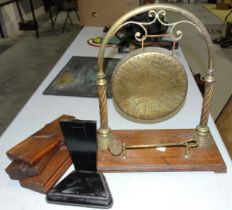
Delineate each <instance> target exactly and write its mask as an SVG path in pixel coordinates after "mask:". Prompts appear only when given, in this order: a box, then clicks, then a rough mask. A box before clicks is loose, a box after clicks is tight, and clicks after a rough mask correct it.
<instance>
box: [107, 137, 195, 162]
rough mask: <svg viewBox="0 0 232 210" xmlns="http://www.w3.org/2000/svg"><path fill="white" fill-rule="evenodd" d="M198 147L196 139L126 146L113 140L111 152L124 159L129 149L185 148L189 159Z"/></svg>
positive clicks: (110, 146) (110, 147)
mask: <svg viewBox="0 0 232 210" xmlns="http://www.w3.org/2000/svg"><path fill="white" fill-rule="evenodd" d="M197 146H198V141H197V140H195V139H188V140H185V141H180V142H169V143H157V144H143V145H142V144H137V145H136V144H134V145H126V143H122V142H121V141H119V140H113V141H112V142H111V144H110V145H109V151H110V153H111V154H112V155H114V156H118V155H121V154H122V153H123V157H124V158H126V150H129V149H149V148H159V147H185V157H186V158H188V157H189V152H190V149H191V148H193V147H197Z"/></svg>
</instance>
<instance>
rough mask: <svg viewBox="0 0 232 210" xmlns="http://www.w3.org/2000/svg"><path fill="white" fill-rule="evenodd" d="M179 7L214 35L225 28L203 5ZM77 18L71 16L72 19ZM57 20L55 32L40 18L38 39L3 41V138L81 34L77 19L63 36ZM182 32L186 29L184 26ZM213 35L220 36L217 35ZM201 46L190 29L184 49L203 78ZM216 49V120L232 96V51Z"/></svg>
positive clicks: (28, 36) (0, 44) (0, 77)
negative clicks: (4, 133) (40, 85)
mask: <svg viewBox="0 0 232 210" xmlns="http://www.w3.org/2000/svg"><path fill="white" fill-rule="evenodd" d="M177 5H178V6H181V7H184V8H185V9H187V10H189V11H190V12H193V13H194V14H195V15H196V16H197V17H199V19H201V20H202V22H203V23H204V24H205V25H206V26H207V27H209V28H210V30H211V32H212V31H213V30H212V29H217V28H218V27H220V26H222V23H221V21H220V20H219V19H218V18H217V17H215V16H214V15H212V14H211V13H209V12H208V11H207V10H206V9H205V8H203V7H202V6H201V4H183V3H177ZM171 15H172V14H171ZM75 18H76V17H74V16H73V17H72V19H73V20H74V19H75ZM57 21H58V22H57V24H56V25H55V28H54V29H52V28H51V25H50V22H49V20H48V17H43V18H41V22H39V25H40V29H39V31H40V38H39V39H36V37H35V34H34V32H26V33H23V34H21V35H20V36H17V37H13V38H7V39H0V135H1V133H2V132H3V131H4V130H5V129H6V128H7V126H8V125H9V123H10V122H11V121H12V120H13V119H14V117H15V116H16V115H17V113H18V112H19V111H20V109H21V108H22V107H23V105H24V104H25V103H26V102H27V100H28V99H29V98H30V96H31V95H32V94H33V92H34V91H35V89H36V88H37V87H38V86H39V84H40V83H41V82H42V80H43V79H44V78H45V77H46V75H47V74H48V73H49V71H50V70H51V69H52V67H53V65H55V63H56V62H57V61H58V60H59V58H60V57H61V56H62V54H63V53H64V52H65V50H66V49H67V47H68V46H69V45H70V43H71V42H72V40H73V39H74V38H75V37H76V35H77V34H78V32H79V31H80V26H79V24H78V21H76V22H75V20H74V25H71V24H68V25H67V26H66V28H65V30H64V33H61V28H62V23H63V22H62V21H63V18H62V16H61V17H58V20H57ZM180 28H181V29H182V27H180ZM183 29H186V28H185V26H183ZM215 31H217V30H215ZM211 35H212V36H218V34H217V33H211ZM201 43H202V40H201V37H200V36H199V34H196V33H195V32H194V31H193V29H192V28H187V30H186V33H184V38H183V40H182V41H181V46H182V48H183V51H184V53H185V55H186V58H187V60H188V62H189V65H190V67H191V69H192V71H193V72H194V73H201V75H203V76H204V75H205V69H207V60H206V59H205V57H206V51H205V46H204V45H202V44H201ZM192 47H193V48H192ZM213 50H214V53H215V69H216V70H217V71H216V81H217V82H216V88H215V94H214V98H213V103H212V112H211V113H212V116H213V118H214V119H215V118H216V117H217V115H218V113H219V112H220V111H221V109H222V107H223V106H224V104H225V102H226V100H227V99H228V98H229V96H230V94H231V93H232V86H231V80H232V68H231V67H232V65H231V62H232V59H231V58H232V48H229V49H223V50H222V49H221V48H219V47H218V46H216V45H214V47H213Z"/></svg>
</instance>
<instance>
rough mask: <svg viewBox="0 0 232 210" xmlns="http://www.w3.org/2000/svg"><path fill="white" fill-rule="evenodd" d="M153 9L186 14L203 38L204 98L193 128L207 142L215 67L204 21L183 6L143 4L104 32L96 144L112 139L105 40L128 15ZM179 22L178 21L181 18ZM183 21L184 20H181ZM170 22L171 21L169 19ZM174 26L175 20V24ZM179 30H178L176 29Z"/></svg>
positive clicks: (100, 58) (130, 16) (127, 18)
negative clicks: (206, 70)
mask: <svg viewBox="0 0 232 210" xmlns="http://www.w3.org/2000/svg"><path fill="white" fill-rule="evenodd" d="M151 10H153V11H154V12H155V11H157V10H164V11H171V12H175V13H178V14H181V15H182V16H185V17H187V18H188V19H189V20H191V21H185V23H186V22H188V23H190V24H192V25H193V26H195V28H196V29H197V30H198V31H199V32H200V34H201V36H202V37H203V38H204V40H205V43H206V47H207V51H208V69H209V70H208V72H207V78H206V86H205V95H204V99H203V105H202V111H201V118H200V123H199V126H197V128H196V133H195V134H196V135H195V136H196V138H198V140H199V142H200V145H207V144H208V143H209V140H208V139H209V138H208V136H209V135H208V134H209V128H208V126H207V123H208V117H209V108H210V104H211V100H212V90H213V83H214V79H213V69H214V68H213V67H214V60H213V53H212V52H213V51H212V42H211V38H210V35H209V33H208V31H207V29H206V28H205V26H204V25H203V23H202V22H201V21H200V20H199V19H198V18H197V17H196V16H195V15H193V14H192V13H190V12H188V11H187V10H184V9H182V8H179V7H176V6H173V5H168V4H158V3H157V4H150V5H145V6H142V7H139V8H136V9H134V10H132V11H130V12H129V13H127V14H125V15H123V16H122V17H121V18H119V19H118V20H117V21H116V22H115V23H114V24H113V25H112V27H111V28H110V29H109V31H108V32H107V34H106V36H105V37H104V39H103V42H102V45H101V47H100V49H99V53H98V63H97V65H98V73H97V75H98V81H97V84H98V94H99V107H100V122H101V125H100V128H99V130H98V136H99V146H100V147H102V148H107V145H108V144H109V141H110V140H111V139H112V135H111V130H110V128H109V127H108V116H107V99H106V80H105V73H104V69H103V60H104V53H105V48H106V46H107V43H108V42H109V40H110V38H111V37H112V36H114V34H115V33H116V32H117V31H118V30H119V29H120V28H121V26H122V25H123V24H124V23H125V22H126V21H127V20H129V19H130V18H132V17H133V16H135V15H138V14H140V13H144V12H148V11H151ZM180 22H181V21H180ZM182 22H183V21H182ZM169 25H172V23H170V24H169ZM174 25H175V26H176V25H177V24H174ZM178 32H179V31H178Z"/></svg>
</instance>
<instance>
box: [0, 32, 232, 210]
mask: <svg viewBox="0 0 232 210" xmlns="http://www.w3.org/2000/svg"><path fill="white" fill-rule="evenodd" d="M102 34H103V32H102V28H97V27H85V28H84V29H83V30H82V31H81V32H80V34H79V35H78V36H77V37H76V39H75V40H74V41H73V43H72V44H71V45H70V47H69V48H68V49H67V50H66V52H65V53H64V55H63V56H62V57H61V59H60V60H59V61H58V62H57V64H56V65H55V66H54V68H53V69H52V70H51V72H50V73H49V75H48V76H47V78H46V79H45V80H44V81H43V82H42V84H41V85H40V86H39V88H38V89H37V90H36V91H35V93H34V94H33V96H32V97H31V98H30V100H29V101H28V102H27V104H26V105H25V106H24V107H23V109H22V110H21V111H20V112H19V113H18V115H17V116H16V118H15V119H14V121H13V122H12V123H11V125H10V126H9V127H8V128H7V130H6V131H5V132H4V134H3V135H2V136H1V138H0V210H41V209H43V210H45V209H46V210H65V209H74V208H77V209H82V208H83V207H72V206H62V205H54V204H48V203H47V202H46V201H45V196H44V195H43V194H40V193H37V192H34V191H31V190H28V189H26V188H23V187H21V186H20V184H19V182H18V181H15V180H11V179H10V178H9V177H8V175H7V174H6V172H5V168H6V167H7V166H8V165H9V163H10V160H9V159H8V158H7V156H6V151H7V150H8V149H10V148H11V147H12V146H14V145H15V144H17V143H18V142H20V141H21V140H23V139H24V138H26V137H28V136H29V135H31V134H32V133H34V132H35V131H37V130H38V129H40V128H41V127H43V126H44V125H45V124H46V123H48V122H50V121H52V120H53V119H55V118H57V117H58V116H60V115H62V114H68V115H73V116H75V117H76V118H78V119H86V120H97V122H98V126H99V112H98V111H99V110H98V101H97V99H93V98H79V97H67V96H51V95H43V94H42V92H43V91H44V90H45V89H46V87H47V86H48V85H49V84H50V82H51V81H52V80H53V79H54V77H55V76H56V75H57V74H58V73H59V72H60V70H61V69H62V68H63V67H64V65H65V64H66V63H67V62H68V61H69V59H70V58H71V57H72V56H74V55H76V56H93V57H96V56H97V53H98V48H96V47H91V46H89V45H88V44H87V43H86V41H87V37H91V36H95V35H102ZM176 54H177V56H179V57H180V60H181V62H182V64H183V65H184V67H185V69H186V72H187V75H188V82H189V89H188V93H187V98H186V101H185V104H184V106H183V108H182V109H181V110H180V111H179V112H178V113H177V114H176V115H175V116H174V117H172V118H171V119H169V120H167V121H164V122H161V123H157V124H148V125H147V124H138V123H133V122H129V121H127V120H125V119H124V118H122V117H121V116H120V115H119V114H118V113H117V111H115V108H114V107H113V104H112V100H108V107H109V125H110V127H111V128H112V129H143V128H153V129H156V128H157V129H158V128H195V127H196V125H198V123H199V117H200V110H201V102H202V98H201V95H200V92H199V90H198V89H197V86H196V83H195V81H194V79H193V77H192V75H191V72H190V69H189V67H188V65H187V63H186V61H185V59H184V57H183V54H182V52H181V51H180V50H178V51H177V52H176ZM117 56H118V55H116V51H115V50H114V49H107V51H106V57H117ZM209 127H210V130H211V132H212V135H213V137H214V139H215V141H216V144H217V146H218V148H219V150H220V152H221V154H222V156H223V159H224V161H225V162H226V165H227V173H224V174H215V173H213V172H147V173H106V174H105V177H106V179H107V182H108V185H109V187H110V190H111V193H112V196H113V199H114V204H113V207H112V209H134V210H135V209H158V210H171V209H172V210H182V209H183V210H185V209H188V210H231V209H232V167H231V160H230V158H229V155H228V153H227V151H226V149H225V146H224V144H223V143H222V140H221V137H220V135H219V134H218V131H217V129H216V127H215V125H214V123H213V121H212V119H211V118H210V120H209ZM72 169H73V167H70V169H69V170H68V171H67V172H66V174H65V175H64V176H66V175H67V174H68V173H69V172H70V171H71V170H72Z"/></svg>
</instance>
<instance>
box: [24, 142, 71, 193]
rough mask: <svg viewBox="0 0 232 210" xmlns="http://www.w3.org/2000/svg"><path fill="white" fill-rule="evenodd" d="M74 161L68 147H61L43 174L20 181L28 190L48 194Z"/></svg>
mask: <svg viewBox="0 0 232 210" xmlns="http://www.w3.org/2000/svg"><path fill="white" fill-rule="evenodd" d="M71 163H72V160H71V157H70V155H69V152H68V150H67V148H66V147H64V146H61V147H60V148H59V149H58V151H57V152H56V154H55V155H54V156H53V157H52V158H51V160H50V161H49V162H48V164H47V166H46V167H45V169H44V170H43V171H42V173H41V174H39V175H36V176H32V177H27V178H25V179H22V180H20V184H21V185H22V186H23V187H25V188H28V189H31V190H34V191H37V192H41V193H47V192H48V191H49V190H50V189H51V188H52V187H53V186H54V185H55V183H56V182H57V181H58V180H59V179H60V178H61V176H62V175H63V174H64V173H65V172H66V170H67V169H68V168H69V166H70V165H71Z"/></svg>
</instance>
